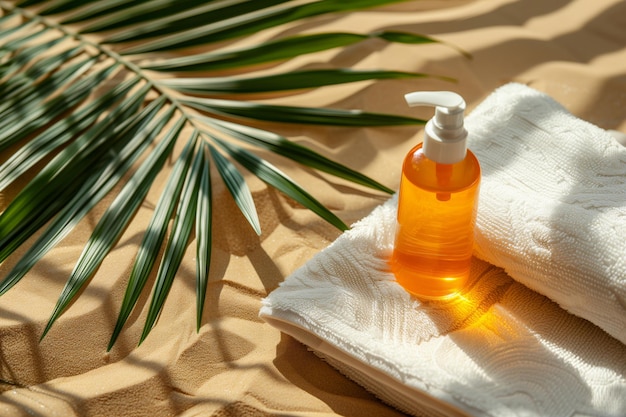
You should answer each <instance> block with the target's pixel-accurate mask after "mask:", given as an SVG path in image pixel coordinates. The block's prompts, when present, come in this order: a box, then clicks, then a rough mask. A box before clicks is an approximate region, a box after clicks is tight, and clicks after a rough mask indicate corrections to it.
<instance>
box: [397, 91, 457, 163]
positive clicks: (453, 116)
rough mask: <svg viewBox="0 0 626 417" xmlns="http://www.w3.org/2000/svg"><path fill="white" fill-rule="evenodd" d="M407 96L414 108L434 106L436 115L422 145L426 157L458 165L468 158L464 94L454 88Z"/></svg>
mask: <svg viewBox="0 0 626 417" xmlns="http://www.w3.org/2000/svg"><path fill="white" fill-rule="evenodd" d="M404 98H405V100H406V102H407V103H408V105H409V106H411V107H415V106H433V107H435V117H433V118H432V119H430V120H429V121H428V123H426V127H425V129H424V142H423V145H422V146H423V149H424V155H425V156H426V158H428V159H430V160H431V161H434V162H437V163H439V164H456V163H457V162H461V161H462V160H463V159H465V155H466V153H467V144H466V139H467V130H465V127H463V113H464V112H465V100H463V97H461V96H460V95H458V94H457V93H453V92H452V91H417V92H414V93H409V94H406V95H405V96H404Z"/></svg>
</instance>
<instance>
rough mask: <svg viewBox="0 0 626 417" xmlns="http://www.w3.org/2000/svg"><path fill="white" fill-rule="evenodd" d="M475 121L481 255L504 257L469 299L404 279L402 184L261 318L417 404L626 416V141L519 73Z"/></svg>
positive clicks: (399, 403) (374, 386) (417, 410)
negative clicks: (399, 266)
mask: <svg viewBox="0 0 626 417" xmlns="http://www.w3.org/2000/svg"><path fill="white" fill-rule="evenodd" d="M467 128H468V130H469V131H470V147H471V148H472V150H473V151H474V152H475V153H476V155H477V156H478V158H479V160H480V162H481V165H482V168H483V182H482V187H481V194H480V203H479V212H478V220H477V232H476V254H477V255H478V256H479V257H481V258H483V259H485V260H487V261H489V262H491V264H490V263H488V262H484V261H481V260H478V259H474V262H473V266H472V273H471V279H470V282H469V285H468V288H467V291H466V292H465V293H464V294H463V296H462V297H459V298H456V299H453V300H449V301H444V302H441V301H430V302H421V301H419V300H417V299H415V298H412V297H411V296H409V295H408V294H407V293H406V292H405V291H404V290H403V289H402V288H401V287H400V286H399V285H398V284H397V283H396V282H395V280H394V277H393V274H391V273H390V272H389V271H388V267H387V259H388V257H389V255H390V254H391V250H392V247H393V237H394V229H395V214H396V199H395V198H393V199H391V200H389V201H388V202H387V203H385V204H384V205H383V206H381V207H379V208H377V209H376V210H374V212H372V214H370V215H369V216H368V217H366V218H365V219H363V220H361V221H360V222H358V223H356V224H355V225H353V228H352V229H351V230H350V231H348V232H346V233H344V234H343V235H342V236H340V237H339V238H338V239H337V240H336V241H335V242H334V243H333V244H331V245H330V246H329V247H328V248H326V249H325V250H323V251H322V252H320V253H319V254H317V255H316V256H315V257H314V258H313V259H312V260H310V261H309V262H308V263H307V264H305V265H304V266H303V267H302V268H300V269H298V270H297V271H295V272H294V273H293V274H292V275H291V276H289V277H288V278H287V279H286V280H285V281H284V283H283V284H282V285H281V286H280V287H279V288H278V289H276V290H275V291H273V292H272V293H271V294H270V295H269V296H268V297H267V298H266V299H265V300H263V306H262V308H261V311H260V316H261V317H262V318H263V319H264V320H266V321H267V322H268V323H270V324H271V325H273V326H275V327H277V328H278V329H280V330H282V331H284V332H285V333H287V334H290V335H292V336H293V337H295V338H296V339H298V340H300V341H301V342H303V343H305V344H306V345H308V346H309V347H311V348H312V349H313V350H314V351H316V352H317V353H318V354H320V356H322V357H324V358H325V359H326V360H327V361H328V362H329V363H331V364H332V365H333V366H335V367H337V368H338V369H339V370H340V371H342V372H343V373H345V374H346V375H347V376H349V377H350V378H352V379H354V380H355V381H356V382H358V383H360V384H362V385H363V386H365V387H366V388H367V389H369V390H370V391H372V392H373V393H375V394H376V395H378V396H379V397H380V398H381V399H383V400H385V401H386V402H388V403H390V404H392V405H394V406H396V407H397V408H399V409H401V410H403V411H406V412H408V413H410V414H413V415H417V416H422V415H425V416H439V415H474V416H511V415H515V416H518V415H520V416H572V415H593V416H616V417H617V416H620V417H623V416H625V415H626V345H624V344H623V343H621V342H620V340H621V341H622V342H625V341H626V337H625V334H624V333H625V332H624V320H625V316H626V314H625V305H626V303H624V299H625V298H624V291H625V287H626V284H625V283H624V279H625V275H626V274H625V272H624V271H626V269H624V262H625V260H624V259H623V258H624V257H625V256H624V255H625V254H626V233H624V227H626V224H625V223H626V215H625V210H626V201H625V200H626V199H625V196H626V184H625V182H626V178H625V177H626V173H625V171H626V149H625V148H622V147H620V145H619V144H617V142H616V141H615V140H614V139H612V138H611V137H610V136H609V135H608V134H607V133H606V132H604V131H602V130H601V129H599V128H597V127H594V126H592V125H589V124H588V123H585V122H583V121H581V120H579V119H576V118H575V117H573V116H572V115H570V114H569V113H567V112H566V111H565V110H564V109H563V108H562V107H561V106H559V105H558V104H556V103H555V102H554V101H553V100H552V99H550V98H549V97H547V96H545V95H543V94H540V93H538V92H536V91H534V90H531V89H529V88H527V87H524V86H521V85H518V84H510V85H507V86H504V87H502V88H500V89H499V90H497V91H496V92H494V93H493V94H492V95H491V96H490V97H488V98H487V99H486V100H485V101H484V102H483V103H482V104H481V105H480V106H479V107H478V108H477V109H476V110H474V111H473V112H472V114H471V115H470V116H469V117H468V118H467ZM620 200H621V201H620ZM620 231H621V232H620ZM492 264H493V265H492ZM495 265H498V266H501V267H503V268H504V269H505V270H506V271H507V272H508V273H509V275H510V276H509V275H507V273H506V272H505V271H504V270H503V269H501V268H499V267H498V266H495ZM512 278H514V279H512ZM518 281H519V282H518ZM520 282H522V283H524V284H525V285H522V284H520ZM529 287H532V288H533V289H535V290H536V291H537V292H535V291H532V290H531V289H529ZM539 292H541V293H543V294H544V295H546V296H547V297H550V298H552V299H553V300H555V301H556V303H558V304H560V305H561V306H563V307H565V308H566V309H568V310H569V311H570V312H572V313H574V314H576V315H578V316H580V317H584V318H585V319H587V320H588V321H587V320H584V319H583V318H580V317H576V316H574V315H573V314H569V313H567V312H566V311H565V310H563V309H562V308H560V307H559V306H558V305H557V304H556V303H555V302H553V301H551V300H550V299H548V298H547V297H545V296H542V295H541V294H539ZM592 322H593V323H595V324H596V325H597V326H599V327H597V326H595V325H594V324H592ZM600 327H601V328H602V329H604V330H605V331H606V332H605V331H603V330H601V329H600ZM607 332H608V333H610V334H611V335H612V336H614V337H611V336H609V334H608V333H607Z"/></svg>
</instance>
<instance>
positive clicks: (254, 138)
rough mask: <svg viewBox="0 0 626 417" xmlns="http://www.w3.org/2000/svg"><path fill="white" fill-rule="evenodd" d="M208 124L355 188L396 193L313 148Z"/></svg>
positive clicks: (244, 128) (226, 124)
mask: <svg viewBox="0 0 626 417" xmlns="http://www.w3.org/2000/svg"><path fill="white" fill-rule="evenodd" d="M208 123H209V124H211V125H212V126H214V127H216V128H217V129H219V130H221V131H222V132H224V133H226V134H228V135H230V136H232V137H234V138H236V139H238V140H241V141H244V142H246V143H249V144H251V145H254V146H258V147H261V148H264V149H267V150H270V151H272V152H274V153H276V154H278V155H281V156H284V157H286V158H289V159H291V160H293V161H296V162H298V163H300V164H302V165H304V166H308V167H311V168H313V169H317V170H320V171H322V172H326V173H328V174H331V175H334V176H336V177H338V178H342V179H345V180H347V181H350V182H353V183H355V184H361V185H363V186H366V187H368V188H372V189H374V190H379V191H383V192H385V193H388V194H393V193H394V191H393V190H391V189H390V188H388V187H386V186H384V185H382V184H380V183H379V182H377V181H375V180H373V179H371V178H369V177H367V176H365V175H363V174H361V173H360V172H357V171H355V170H352V169H350V168H348V167H347V166H345V165H343V164H340V163H338V162H335V161H332V160H330V159H328V158H326V157H325V156H323V155H321V154H319V153H317V152H315V151H313V150H311V149H309V148H306V147H304V146H301V145H298V144H297V143H294V142H291V141H289V140H288V139H287V138H285V137H283V136H280V135H278V134H276V133H272V132H268V131H265V130H261V129H257V128H253V127H249V126H242V125H237V124H235V123H230V122H225V121H221V120H208Z"/></svg>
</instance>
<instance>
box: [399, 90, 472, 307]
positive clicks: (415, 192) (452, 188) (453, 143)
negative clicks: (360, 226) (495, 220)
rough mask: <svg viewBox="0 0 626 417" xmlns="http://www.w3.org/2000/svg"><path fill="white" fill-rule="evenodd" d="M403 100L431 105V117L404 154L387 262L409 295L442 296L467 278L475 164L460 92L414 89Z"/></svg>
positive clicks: (458, 289)
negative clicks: (421, 137)
mask: <svg viewBox="0 0 626 417" xmlns="http://www.w3.org/2000/svg"><path fill="white" fill-rule="evenodd" d="M405 99H406V101H407V103H408V104H409V106H433V107H435V116H434V117H433V118H432V119H431V120H429V121H428V123H427V124H426V126H425V133H424V140H423V142H422V143H421V144H419V145H417V146H415V147H414V148H413V149H411V151H410V152H409V153H408V154H407V156H406V157H405V159H404V163H403V166H402V179H401V182H400V190H399V195H398V213H397V225H396V236H395V244H394V250H393V255H392V257H391V261H390V267H391V270H392V271H393V273H394V274H395V277H396V281H397V282H398V283H399V284H400V285H402V286H403V287H404V288H405V289H406V290H407V291H408V292H409V293H411V294H412V295H414V296H416V297H418V298H426V299H445V298H449V297H453V296H454V295H456V294H458V293H459V292H461V291H462V289H463V287H464V286H465V284H466V283H467V280H468V278H469V271H470V264H471V257H472V246H473V244H474V225H475V222H476V209H477V204H478V189H479V184H480V165H479V164H478V160H477V159H476V157H475V156H474V154H473V153H472V152H471V151H469V150H468V149H467V145H466V138H467V131H466V130H465V128H464V126H463V113H464V111H465V101H464V100H463V98H462V97H461V96H460V95H458V94H456V93H453V92H449V91H431V92H414V93H410V94H407V95H406V96H405Z"/></svg>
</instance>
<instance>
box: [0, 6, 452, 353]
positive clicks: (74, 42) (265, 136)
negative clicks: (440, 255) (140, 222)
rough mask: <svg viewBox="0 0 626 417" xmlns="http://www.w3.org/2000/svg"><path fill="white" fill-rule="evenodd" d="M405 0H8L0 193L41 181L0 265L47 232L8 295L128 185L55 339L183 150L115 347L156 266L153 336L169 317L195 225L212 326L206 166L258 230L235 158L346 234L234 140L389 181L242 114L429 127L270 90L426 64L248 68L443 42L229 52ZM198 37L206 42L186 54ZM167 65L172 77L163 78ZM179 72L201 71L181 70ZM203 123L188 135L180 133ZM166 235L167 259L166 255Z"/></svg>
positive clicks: (2, 231)
mask: <svg viewBox="0 0 626 417" xmlns="http://www.w3.org/2000/svg"><path fill="white" fill-rule="evenodd" d="M396 1H399V0H352V1H349V2H340V1H335V0H314V1H311V2H306V3H303V2H299V1H296V0H256V1H255V2H251V1H244V0H223V1H208V2H207V1H205V0H189V1H185V2H172V1H171V0H51V1H50V0H24V1H15V2H11V1H2V2H0V94H1V95H2V98H3V100H2V102H0V151H4V152H5V153H6V157H5V158H3V162H2V164H0V190H4V189H6V188H7V187H17V186H18V184H19V183H20V182H19V181H17V180H18V179H22V178H25V177H26V176H29V177H30V178H31V179H30V180H29V181H28V182H27V183H26V185H25V186H23V188H21V189H16V190H15V193H14V195H15V196H14V197H13V198H12V199H11V201H9V203H8V205H7V206H6V208H5V209H4V211H3V212H2V213H1V214H0V262H2V261H4V260H6V259H7V258H8V257H9V256H12V254H13V253H14V251H15V250H16V249H17V248H18V247H20V246H21V245H23V244H24V243H25V242H26V241H27V240H28V239H29V238H31V237H33V235H34V234H35V233H37V232H38V231H39V230H40V229H42V231H41V233H40V234H39V236H38V237H37V239H34V243H33V244H32V245H31V246H30V247H29V248H26V249H25V251H23V255H22V256H21V257H20V259H18V260H17V262H16V263H15V266H14V267H13V268H12V269H11V270H10V271H9V272H8V274H7V275H6V276H4V277H3V279H2V281H0V295H1V294H4V293H5V292H6V291H8V290H9V289H10V288H12V287H13V286H15V284H16V283H17V282H19V281H20V280H21V279H23V278H24V277H25V276H27V273H28V271H29V270H30V269H31V268H32V267H33V265H35V264H36V263H37V262H38V261H39V260H40V259H41V258H42V257H43V256H45V254H46V253H48V252H49V251H50V250H51V249H52V248H53V247H54V246H55V245H57V244H58V243H59V242H61V241H62V239H63V238H64V237H65V236H67V235H68V234H69V233H71V231H72V229H73V228H74V227H75V226H76V225H77V224H78V223H79V222H80V220H81V219H82V218H84V216H85V215H86V214H87V213H89V212H90V211H91V210H92V208H93V207H95V206H96V205H97V204H102V201H103V199H104V197H105V196H107V195H109V194H111V193H116V194H115V195H113V196H112V197H113V198H112V203H110V205H109V206H108V208H106V209H105V211H104V214H103V215H102V217H101V218H100V219H99V221H98V223H97V224H96V227H95V228H94V230H93V234H92V235H91V237H90V238H89V239H88V240H87V242H86V243H85V247H84V249H83V251H82V253H81V255H80V257H79V259H78V261H77V263H76V265H75V267H74V269H73V271H72V273H71V274H70V276H69V277H68V280H67V283H66V285H65V287H64V288H63V290H62V292H61V294H60V296H59V299H58V301H57V303H56V306H55V308H54V309H53V311H52V313H51V316H50V319H49V321H48V323H47V325H46V327H45V330H44V332H43V334H42V337H43V336H44V335H45V334H47V333H48V332H49V331H50V330H51V328H52V326H53V323H54V322H55V321H56V320H57V319H58V318H59V317H60V316H61V314H62V313H63V312H64V311H65V310H66V309H67V308H68V306H69V305H70V304H71V302H72V301H73V300H74V299H75V298H76V297H77V295H78V294H79V293H80V290H81V289H82V288H83V287H84V286H85V285H88V283H89V280H90V279H91V278H92V276H93V275H94V274H95V272H96V270H97V269H98V267H99V265H100V264H101V263H102V262H103V260H104V259H105V257H106V256H107V254H108V253H109V251H110V250H111V249H112V248H113V247H114V246H115V245H116V243H117V241H118V239H119V238H120V236H121V235H122V233H123V232H124V231H125V230H126V228H127V227H128V225H129V223H130V222H131V221H132V219H133V215H134V213H135V212H136V211H137V209H138V207H139V206H140V205H141V204H142V202H143V201H144V199H145V196H146V195H147V193H148V191H149V190H150V189H151V188H152V187H153V186H154V185H153V184H154V182H155V179H156V178H157V175H158V174H159V173H160V172H161V171H162V170H164V169H166V168H165V162H166V160H168V159H171V158H174V159H175V160H176V161H177V162H176V163H175V164H174V167H173V168H172V171H171V174H170V180H169V181H168V185H167V186H166V188H165V189H164V190H163V191H162V198H161V200H160V201H159V203H158V204H157V206H156V208H155V212H154V216H153V219H152V221H151V223H150V225H149V227H148V228H147V230H146V232H145V235H144V239H143V242H142V244H141V246H140V249H139V251H138V254H137V256H136V259H135V261H134V267H133V271H132V272H131V276H130V278H129V282H128V286H127V290H126V295H125V297H124V300H123V301H122V305H121V308H120V314H119V317H118V321H117V324H116V326H115V329H114V331H113V334H112V336H111V341H110V344H109V349H110V348H112V347H113V345H114V343H115V340H116V339H117V338H118V336H119V334H120V332H121V331H122V330H123V327H124V325H125V323H126V320H127V319H128V317H129V315H130V313H131V312H132V310H133V309H134V308H135V307H136V303H137V300H138V298H139V296H140V294H141V293H142V292H143V291H145V288H144V287H145V284H146V282H147V277H148V275H149V274H150V273H151V271H152V270H154V269H155V268H158V270H157V277H156V281H155V286H154V289H153V296H152V299H151V302H150V306H149V309H148V314H147V319H146V322H145V325H144V331H143V333H142V336H141V341H143V340H144V339H145V337H147V335H148V333H149V332H150V330H151V329H152V328H153V326H154V325H156V322H157V318H158V315H159V312H160V311H161V310H162V308H163V306H164V303H165V300H166V298H167V294H168V292H169V289H170V288H171V286H172V283H173V280H174V279H175V277H176V271H177V270H178V268H179V265H180V262H181V259H182V256H183V254H184V253H185V251H186V250H187V246H188V245H189V241H190V236H191V233H192V231H193V230H194V226H195V244H196V248H195V251H196V254H197V263H196V269H197V271H196V282H197V297H196V310H197V322H196V326H197V328H198V329H199V328H200V326H201V324H202V313H203V308H204V304H205V294H206V290H207V283H208V276H209V267H210V254H211V239H212V227H211V213H212V209H211V205H212V202H211V176H210V168H209V167H214V169H216V170H217V172H218V174H219V178H221V180H222V181H223V182H224V184H225V186H226V188H227V189H228V190H229V192H230V193H231V194H232V196H233V198H234V201H235V202H236V204H237V206H238V207H239V209H240V210H241V213H242V214H243V215H244V217H245V218H247V220H248V222H249V223H250V224H251V226H252V227H253V229H254V230H255V231H256V232H257V233H261V225H260V223H259V219H258V214H257V212H256V208H255V204H254V199H253V198H252V195H251V193H250V190H249V189H248V187H247V185H246V182H245V177H244V176H243V175H242V174H241V173H240V172H239V170H238V169H239V168H238V166H240V167H243V168H245V169H247V170H249V171H250V172H252V173H253V174H254V175H257V176H258V177H259V178H260V179H262V180H263V181H265V182H266V183H267V184H269V185H270V186H272V187H275V188H277V189H278V190H280V191H281V192H283V193H285V194H286V195H287V196H288V197H289V198H291V199H293V200H295V201H297V202H299V203H300V204H302V205H303V206H304V207H306V208H307V209H310V210H312V211H313V212H315V213H317V214H318V215H320V216H321V217H322V218H324V219H325V220H326V221H328V222H330V223H331V224H333V225H335V226H336V227H338V228H339V229H341V230H344V229H345V228H346V227H347V226H346V225H345V224H344V223H343V221H342V220H340V219H339V218H338V217H337V216H336V215H335V214H334V213H332V212H331V211H329V210H328V209H327V208H325V207H324V206H323V204H322V203H320V202H319V201H318V200H317V199H316V198H315V197H314V196H313V195H311V194H309V193H308V192H307V191H306V190H304V189H303V188H302V187H300V186H298V185H297V184H296V183H295V182H293V181H292V180H291V179H289V178H288V177H287V176H286V175H285V174H283V173H282V172H281V171H280V170H279V169H278V167H275V166H273V165H271V164H269V162H267V161H265V160H263V159H262V158H260V157H259V156H257V155H255V154H254V153H252V151H250V150H246V149H243V148H242V147H241V146H239V145H238V144H237V142H239V144H242V143H243V144H246V145H248V146H249V145H252V146H253V147H255V148H257V149H263V150H268V151H271V152H273V153H275V154H278V155H281V156H282V157H286V158H290V159H291V160H293V161H296V162H297V163H299V164H302V165H304V166H307V167H310V168H312V169H315V170H319V171H322V172H326V173H328V174H331V175H334V176H337V177H340V178H343V179H345V180H347V181H351V182H353V183H355V184H359V185H362V186H366V187H370V188H372V189H374V190H378V191H382V192H386V193H390V192H392V190H390V189H389V188H388V187H386V186H384V185H382V184H380V183H378V182H376V181H375V180H373V179H371V178H368V177H366V176H364V175H363V174H361V173H359V172H356V171H354V170H352V169H350V168H349V167H346V166H344V165H342V164H340V163H338V162H336V161H332V160H330V159H328V158H326V157H325V156H323V155H321V154H320V153H317V152H314V151H312V150H311V149H308V148H306V147H303V146H300V145H298V144H296V143H293V142H291V141H289V140H288V139H287V138H284V137H282V136H280V135H277V134H275V133H272V132H269V131H266V130H261V129H258V128H254V127H251V126H247V125H246V124H243V123H246V122H247V121H248V120H263V121H271V122H281V123H284V122H287V123H307V124H324V125H336V126H352V127H357V126H390V125H406V124H422V123H423V122H424V121H423V120H419V119H414V118H409V117H402V116H396V115H389V114H377V113H370V112H364V111H361V110H358V109H357V110H350V109H322V108H310V107H302V106H277V105H270V104H267V103H264V102H263V99H264V94H265V93H273V92H275V91H297V90H301V89H312V88H318V87H328V86H332V85H336V84H342V83H351V82H359V81H376V80H381V79H389V80H393V79H406V78H414V77H426V76H428V75H426V74H415V73H406V72H402V71H395V70H393V69H361V70H354V69H350V68H327V69H321V70H320V69H318V70H300V71H291V72H283V73H281V72H278V71H277V70H273V71H272V70H270V71H266V72H265V75H263V76H260V75H258V74H256V73H255V72H254V71H253V70H251V68H253V66H254V65H258V64H265V63H270V62H276V61H281V60H288V59H291V58H293V57H296V56H300V55H302V54H307V53H315V52H319V51H324V50H328V49H331V48H342V47H345V46H348V45H352V44H355V43H357V42H361V41H364V40H367V39H371V38H378V39H380V40H383V41H385V42H401V43H410V44H415V45H419V44H422V43H430V42H435V40H433V39H431V38H429V37H425V36H421V35H417V34H411V33H404V32H393V31H384V32H377V33H365V34H361V33H348V32H345V33H343V32H342V33H329V34H323V33H313V34H297V35H294V36H290V37H284V38H282V37H278V38H276V39H272V40H268V41H264V42H261V43H259V44H257V45H252V46H250V47H247V48H233V49H230V50H229V49H228V48H224V47H223V43H220V42H221V41H224V40H231V39H232V40H235V39H237V38H239V37H241V36H245V35H248V34H252V33H257V32H258V31H260V30H264V29H269V28H275V27H279V26H280V25H283V24H285V23H290V22H294V21H298V20H302V19H307V18H310V17H314V16H320V15H325V14H330V13H343V12H348V11H352V10H357V9H361V8H366V7H375V6H379V5H384V4H388V3H393V2H396ZM92 34H93V35H92ZM191 46H194V47H196V48H195V49H194V50H193V51H191V50H189V49H185V48H188V47H191ZM161 51H167V55H165V54H163V53H161ZM242 69H249V70H250V73H249V74H247V75H237V76H229V75H224V73H223V72H222V74H221V75H220V76H219V77H217V76H209V75H207V71H215V70H220V71H228V70H237V71H238V72H239V74H241V71H242ZM154 71H160V72H162V74H160V75H158V76H157V73H156V72H154ZM190 71H191V72H193V73H190ZM178 73H186V74H187V75H193V76H192V77H189V78H176V74H178ZM439 78H442V77H439ZM242 93H244V94H250V93H253V94H256V97H257V101H255V102H250V101H245V100H241V99H228V100H225V99H221V98H219V97H220V96H222V95H224V94H229V95H235V97H241V96H240V95H239V96H237V95H238V94H242ZM198 95H200V96H202V97H198ZM225 119H226V120H225ZM234 120H238V121H240V122H234ZM190 129H191V131H192V132H193V133H191V136H189V135H188V134H186V133H183V132H188V131H190ZM209 130H210V131H209ZM187 140H188V141H189V142H188V145H187V146H186V147H185V149H184V150H183V151H182V153H180V154H178V155H177V154H176V153H175V149H178V147H177V146H176V145H177V143H179V142H180V141H187ZM9 150H10V151H9ZM233 161H236V162H237V163H238V164H239V165H235V163H233ZM117 185H119V187H116V186H117ZM116 189H119V191H114V190H116ZM172 220H173V225H172V229H171V232H170V234H169V235H168V232H167V231H168V230H169V224H170V223H171V222H172ZM163 245H165V251H164V255H163V257H162V259H157V258H158V254H159V253H160V251H161V247H162V246H163Z"/></svg>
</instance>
